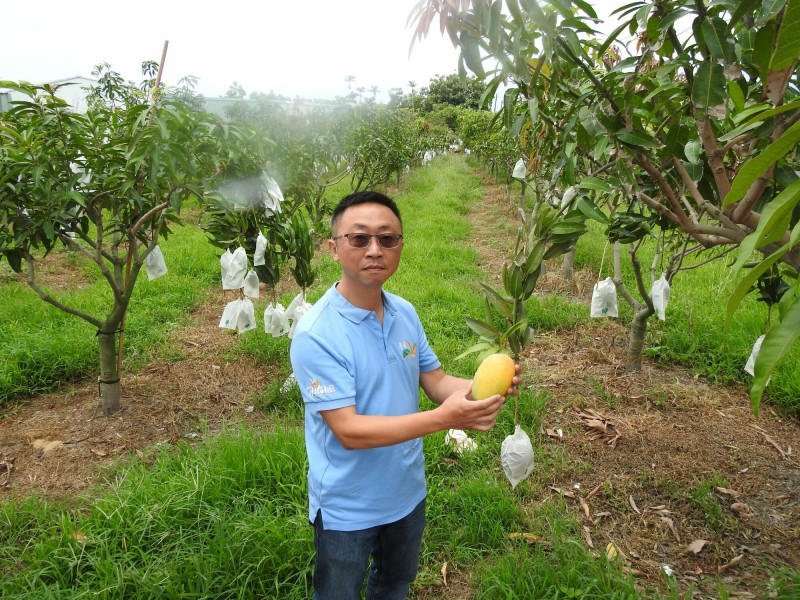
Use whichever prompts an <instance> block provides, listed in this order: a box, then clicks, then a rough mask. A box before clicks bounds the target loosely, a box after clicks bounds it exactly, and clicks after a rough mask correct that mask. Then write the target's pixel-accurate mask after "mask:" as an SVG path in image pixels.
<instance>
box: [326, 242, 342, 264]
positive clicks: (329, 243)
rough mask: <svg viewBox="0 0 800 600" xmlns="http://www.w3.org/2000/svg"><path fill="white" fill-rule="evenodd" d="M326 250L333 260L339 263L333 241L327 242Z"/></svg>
mask: <svg viewBox="0 0 800 600" xmlns="http://www.w3.org/2000/svg"><path fill="white" fill-rule="evenodd" d="M328 250H330V251H331V256H332V257H333V260H335V261H336V262H339V252H338V251H337V249H336V242H334V241H333V240H328Z"/></svg>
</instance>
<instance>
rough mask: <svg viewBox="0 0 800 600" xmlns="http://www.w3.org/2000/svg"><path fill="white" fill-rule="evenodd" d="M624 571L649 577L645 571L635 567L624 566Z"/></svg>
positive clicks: (634, 575) (635, 575)
mask: <svg viewBox="0 0 800 600" xmlns="http://www.w3.org/2000/svg"><path fill="white" fill-rule="evenodd" d="M622 572H623V573H627V574H628V575H632V576H633V577H647V573H645V572H644V571H640V570H639V569H634V568H633V567H626V566H623V567H622Z"/></svg>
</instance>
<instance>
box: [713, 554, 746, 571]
mask: <svg viewBox="0 0 800 600" xmlns="http://www.w3.org/2000/svg"><path fill="white" fill-rule="evenodd" d="M743 558H744V554H740V555H739V556H737V557H736V558H733V559H732V560H731V561H730V562H727V563H725V564H724V565H720V566H719V567H717V573H719V574H720V575H721V574H723V573H727V572H728V571H729V570H730V569H732V568H733V567H735V566H736V565H738V564H739V563H740V562H742V559H743Z"/></svg>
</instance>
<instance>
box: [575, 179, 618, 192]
mask: <svg viewBox="0 0 800 600" xmlns="http://www.w3.org/2000/svg"><path fill="white" fill-rule="evenodd" d="M578 186H579V187H580V188H581V189H584V190H597V191H599V192H609V193H611V186H610V185H608V183H607V182H606V181H605V180H603V179H600V178H599V177H592V176H589V177H584V178H583V179H581V182H580V183H579V184H578Z"/></svg>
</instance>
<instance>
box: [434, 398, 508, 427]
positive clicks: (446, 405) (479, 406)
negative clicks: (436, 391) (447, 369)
mask: <svg viewBox="0 0 800 600" xmlns="http://www.w3.org/2000/svg"><path fill="white" fill-rule="evenodd" d="M503 404H505V398H503V396H500V395H497V394H495V395H494V396H489V397H488V398H485V399H484V400H469V399H468V398H466V397H465V396H464V395H463V394H462V393H459V392H455V393H453V394H451V395H450V396H448V397H447V398H446V399H445V401H444V402H442V405H441V406H440V407H439V408H437V409H436V410H437V411H441V418H442V420H443V421H444V422H445V423H448V426H447V429H474V430H476V431H489V430H490V429H491V428H492V427H494V425H495V423H496V422H497V415H499V414H500V410H501V409H502V408H503Z"/></svg>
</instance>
